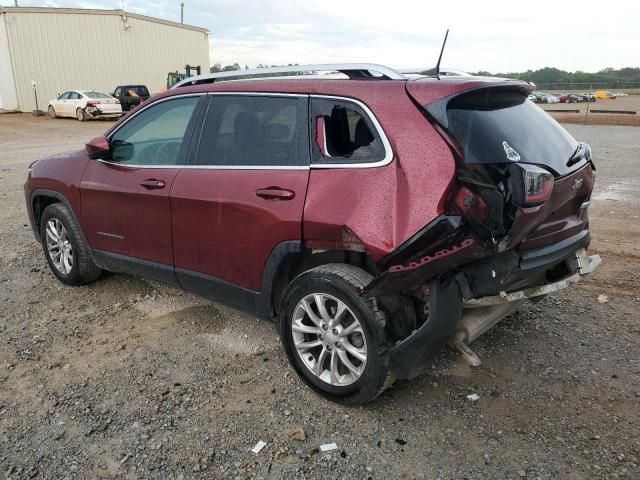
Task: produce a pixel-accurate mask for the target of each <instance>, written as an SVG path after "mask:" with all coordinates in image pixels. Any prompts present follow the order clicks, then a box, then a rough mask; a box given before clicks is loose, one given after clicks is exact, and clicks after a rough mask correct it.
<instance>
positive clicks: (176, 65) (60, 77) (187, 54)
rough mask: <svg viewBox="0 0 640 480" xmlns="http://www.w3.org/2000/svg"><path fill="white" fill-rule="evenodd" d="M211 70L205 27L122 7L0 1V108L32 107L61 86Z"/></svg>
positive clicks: (105, 85) (107, 85) (96, 86)
mask: <svg viewBox="0 0 640 480" xmlns="http://www.w3.org/2000/svg"><path fill="white" fill-rule="evenodd" d="M186 65H191V66H198V65H199V66H200V67H201V69H202V72H203V73H205V72H208V71H209V31H208V30H207V29H205V28H199V27H193V26H189V25H183V24H181V23H177V22H171V21H167V20H161V19H159V18H152V17H147V16H144V15H138V14H134V13H130V12H126V11H124V10H88V9H75V8H73V9H71V8H31V7H11V8H8V7H4V8H2V7H0V110H5V111H6V110H19V111H23V112H30V111H32V110H34V109H35V98H34V89H33V84H32V82H35V84H36V87H37V94H38V106H39V108H40V109H41V110H45V111H46V109H47V102H48V101H49V100H50V99H52V98H54V97H55V96H56V95H57V94H58V93H59V92H64V91H66V90H71V89H87V90H88V89H92V90H101V91H105V92H113V90H114V89H115V87H116V86H118V85H125V84H130V85H131V84H143V85H146V86H147V87H148V88H149V90H150V91H151V92H152V93H155V92H158V91H159V90H160V89H161V88H162V87H164V86H166V81H167V74H168V73H169V72H176V71H178V72H184V70H185V66H186Z"/></svg>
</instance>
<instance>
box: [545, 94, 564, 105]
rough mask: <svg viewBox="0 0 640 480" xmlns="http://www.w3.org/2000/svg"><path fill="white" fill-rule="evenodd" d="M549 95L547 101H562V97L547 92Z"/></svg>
mask: <svg viewBox="0 0 640 480" xmlns="http://www.w3.org/2000/svg"><path fill="white" fill-rule="evenodd" d="M545 95H546V96H547V103H560V99H559V98H558V97H556V96H555V95H552V94H551V93H547V94H545Z"/></svg>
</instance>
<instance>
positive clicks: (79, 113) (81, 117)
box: [76, 108, 87, 122]
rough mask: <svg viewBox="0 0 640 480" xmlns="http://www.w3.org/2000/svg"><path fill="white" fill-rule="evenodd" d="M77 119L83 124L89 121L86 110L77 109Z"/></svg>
mask: <svg viewBox="0 0 640 480" xmlns="http://www.w3.org/2000/svg"><path fill="white" fill-rule="evenodd" d="M76 118H77V119H78V120H80V121H81V122H84V121H85V120H86V119H87V114H86V113H85V112H84V108H77V109H76Z"/></svg>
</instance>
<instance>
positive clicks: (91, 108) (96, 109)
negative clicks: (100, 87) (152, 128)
mask: <svg viewBox="0 0 640 480" xmlns="http://www.w3.org/2000/svg"><path fill="white" fill-rule="evenodd" d="M48 113H49V117H51V118H56V117H75V118H77V119H78V120H80V121H81V122H84V121H85V120H88V119H90V118H99V117H112V118H113V117H116V118H117V117H120V116H122V107H121V106H120V101H119V100H117V99H115V98H113V97H112V96H111V95H109V94H108V93H104V92H97V91H95V90H69V91H68V92H64V93H63V94H62V95H59V96H58V98H55V99H53V100H50V101H49V107H48Z"/></svg>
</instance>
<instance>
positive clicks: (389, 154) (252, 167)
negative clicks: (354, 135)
mask: <svg viewBox="0 0 640 480" xmlns="http://www.w3.org/2000/svg"><path fill="white" fill-rule="evenodd" d="M202 95H242V96H254V97H255V96H265V97H307V98H308V97H310V98H321V99H329V100H339V101H345V102H350V103H354V104H355V105H358V106H359V107H360V108H361V109H362V110H363V111H364V113H365V114H366V115H367V116H368V117H369V120H370V121H371V123H372V124H373V126H374V127H375V129H376V131H377V132H378V135H379V136H380V140H381V141H382V145H383V147H384V151H385V156H384V158H383V159H382V160H380V161H377V162H360V163H311V161H310V162H309V165H297V166H287V165H137V164H125V163H118V162H111V161H109V160H104V159H98V160H97V161H99V162H101V163H104V164H107V165H116V166H119V167H125V168H146V169H175V168H184V169H190V170H193V169H202V170H311V169H331V168H335V169H345V168H377V167H384V166H385V165H389V164H390V163H391V161H392V160H393V150H392V148H391V144H390V143H389V139H388V138H387V135H386V133H385V132H384V130H383V128H382V125H380V122H378V119H377V118H376V116H375V115H374V114H373V112H372V111H371V109H370V108H369V107H368V106H367V105H366V104H364V103H363V102H361V101H360V100H357V99H355V98H351V97H342V96H337V95H316V94H305V93H279V92H233V91H226V92H198V93H185V94H181V95H171V96H169V97H165V98H162V99H160V100H157V101H155V102H152V103H149V104H147V105H144V106H143V107H142V108H141V109H139V110H136V111H135V112H133V114H132V115H131V116H130V117H129V118H127V120H126V121H124V122H123V123H122V124H120V125H118V127H117V128H116V129H115V130H114V131H113V132H111V133H110V134H109V136H108V137H107V140H108V141H111V137H112V136H113V135H114V134H115V133H116V132H117V131H118V130H120V129H121V128H122V127H123V126H124V125H126V124H127V123H129V122H130V121H131V119H133V118H135V117H136V116H137V115H138V114H140V113H141V112H144V111H145V110H146V109H147V108H150V107H152V106H154V105H157V104H159V103H162V102H166V101H170V100H175V99H177V98H185V97H199V96H202ZM309 153H311V152H309ZM310 160H311V159H310Z"/></svg>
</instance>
